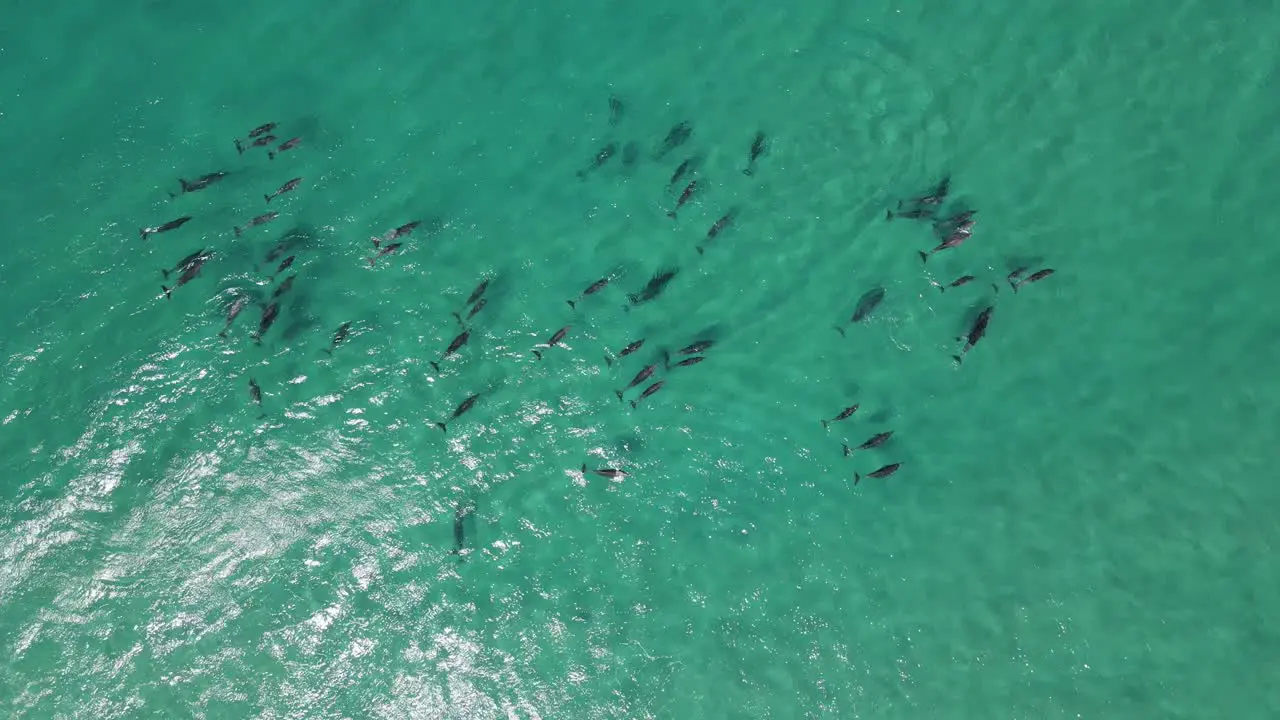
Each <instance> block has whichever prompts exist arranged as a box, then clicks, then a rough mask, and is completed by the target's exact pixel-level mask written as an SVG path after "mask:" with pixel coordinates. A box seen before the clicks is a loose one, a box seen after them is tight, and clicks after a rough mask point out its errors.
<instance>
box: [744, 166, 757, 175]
mask: <svg viewBox="0 0 1280 720" xmlns="http://www.w3.org/2000/svg"><path fill="white" fill-rule="evenodd" d="M742 174H743V175H746V176H747V177H751V176H752V175H754V174H755V170H752V169H751V168H749V167H748V168H744V169H743V170H742Z"/></svg>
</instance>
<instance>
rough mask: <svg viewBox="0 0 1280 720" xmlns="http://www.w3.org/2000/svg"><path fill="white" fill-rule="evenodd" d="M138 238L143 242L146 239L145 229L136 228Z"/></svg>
mask: <svg viewBox="0 0 1280 720" xmlns="http://www.w3.org/2000/svg"><path fill="white" fill-rule="evenodd" d="M138 237H140V238H142V239H143V240H146V239H147V229H146V228H138Z"/></svg>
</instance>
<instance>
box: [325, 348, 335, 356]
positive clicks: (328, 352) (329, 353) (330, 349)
mask: <svg viewBox="0 0 1280 720" xmlns="http://www.w3.org/2000/svg"><path fill="white" fill-rule="evenodd" d="M323 352H324V354H325V355H328V356H329V357H333V348H325V349H324V350H323Z"/></svg>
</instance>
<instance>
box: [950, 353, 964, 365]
mask: <svg viewBox="0 0 1280 720" xmlns="http://www.w3.org/2000/svg"><path fill="white" fill-rule="evenodd" d="M951 359H952V360H955V361H956V364H957V365H959V364H960V363H962V362H964V360H963V359H962V356H961V355H952V356H951Z"/></svg>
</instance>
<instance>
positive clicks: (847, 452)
mask: <svg viewBox="0 0 1280 720" xmlns="http://www.w3.org/2000/svg"><path fill="white" fill-rule="evenodd" d="M852 454H853V449H852V448H850V447H849V446H848V445H845V446H844V456H845V457H849V456H850V455H852Z"/></svg>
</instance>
